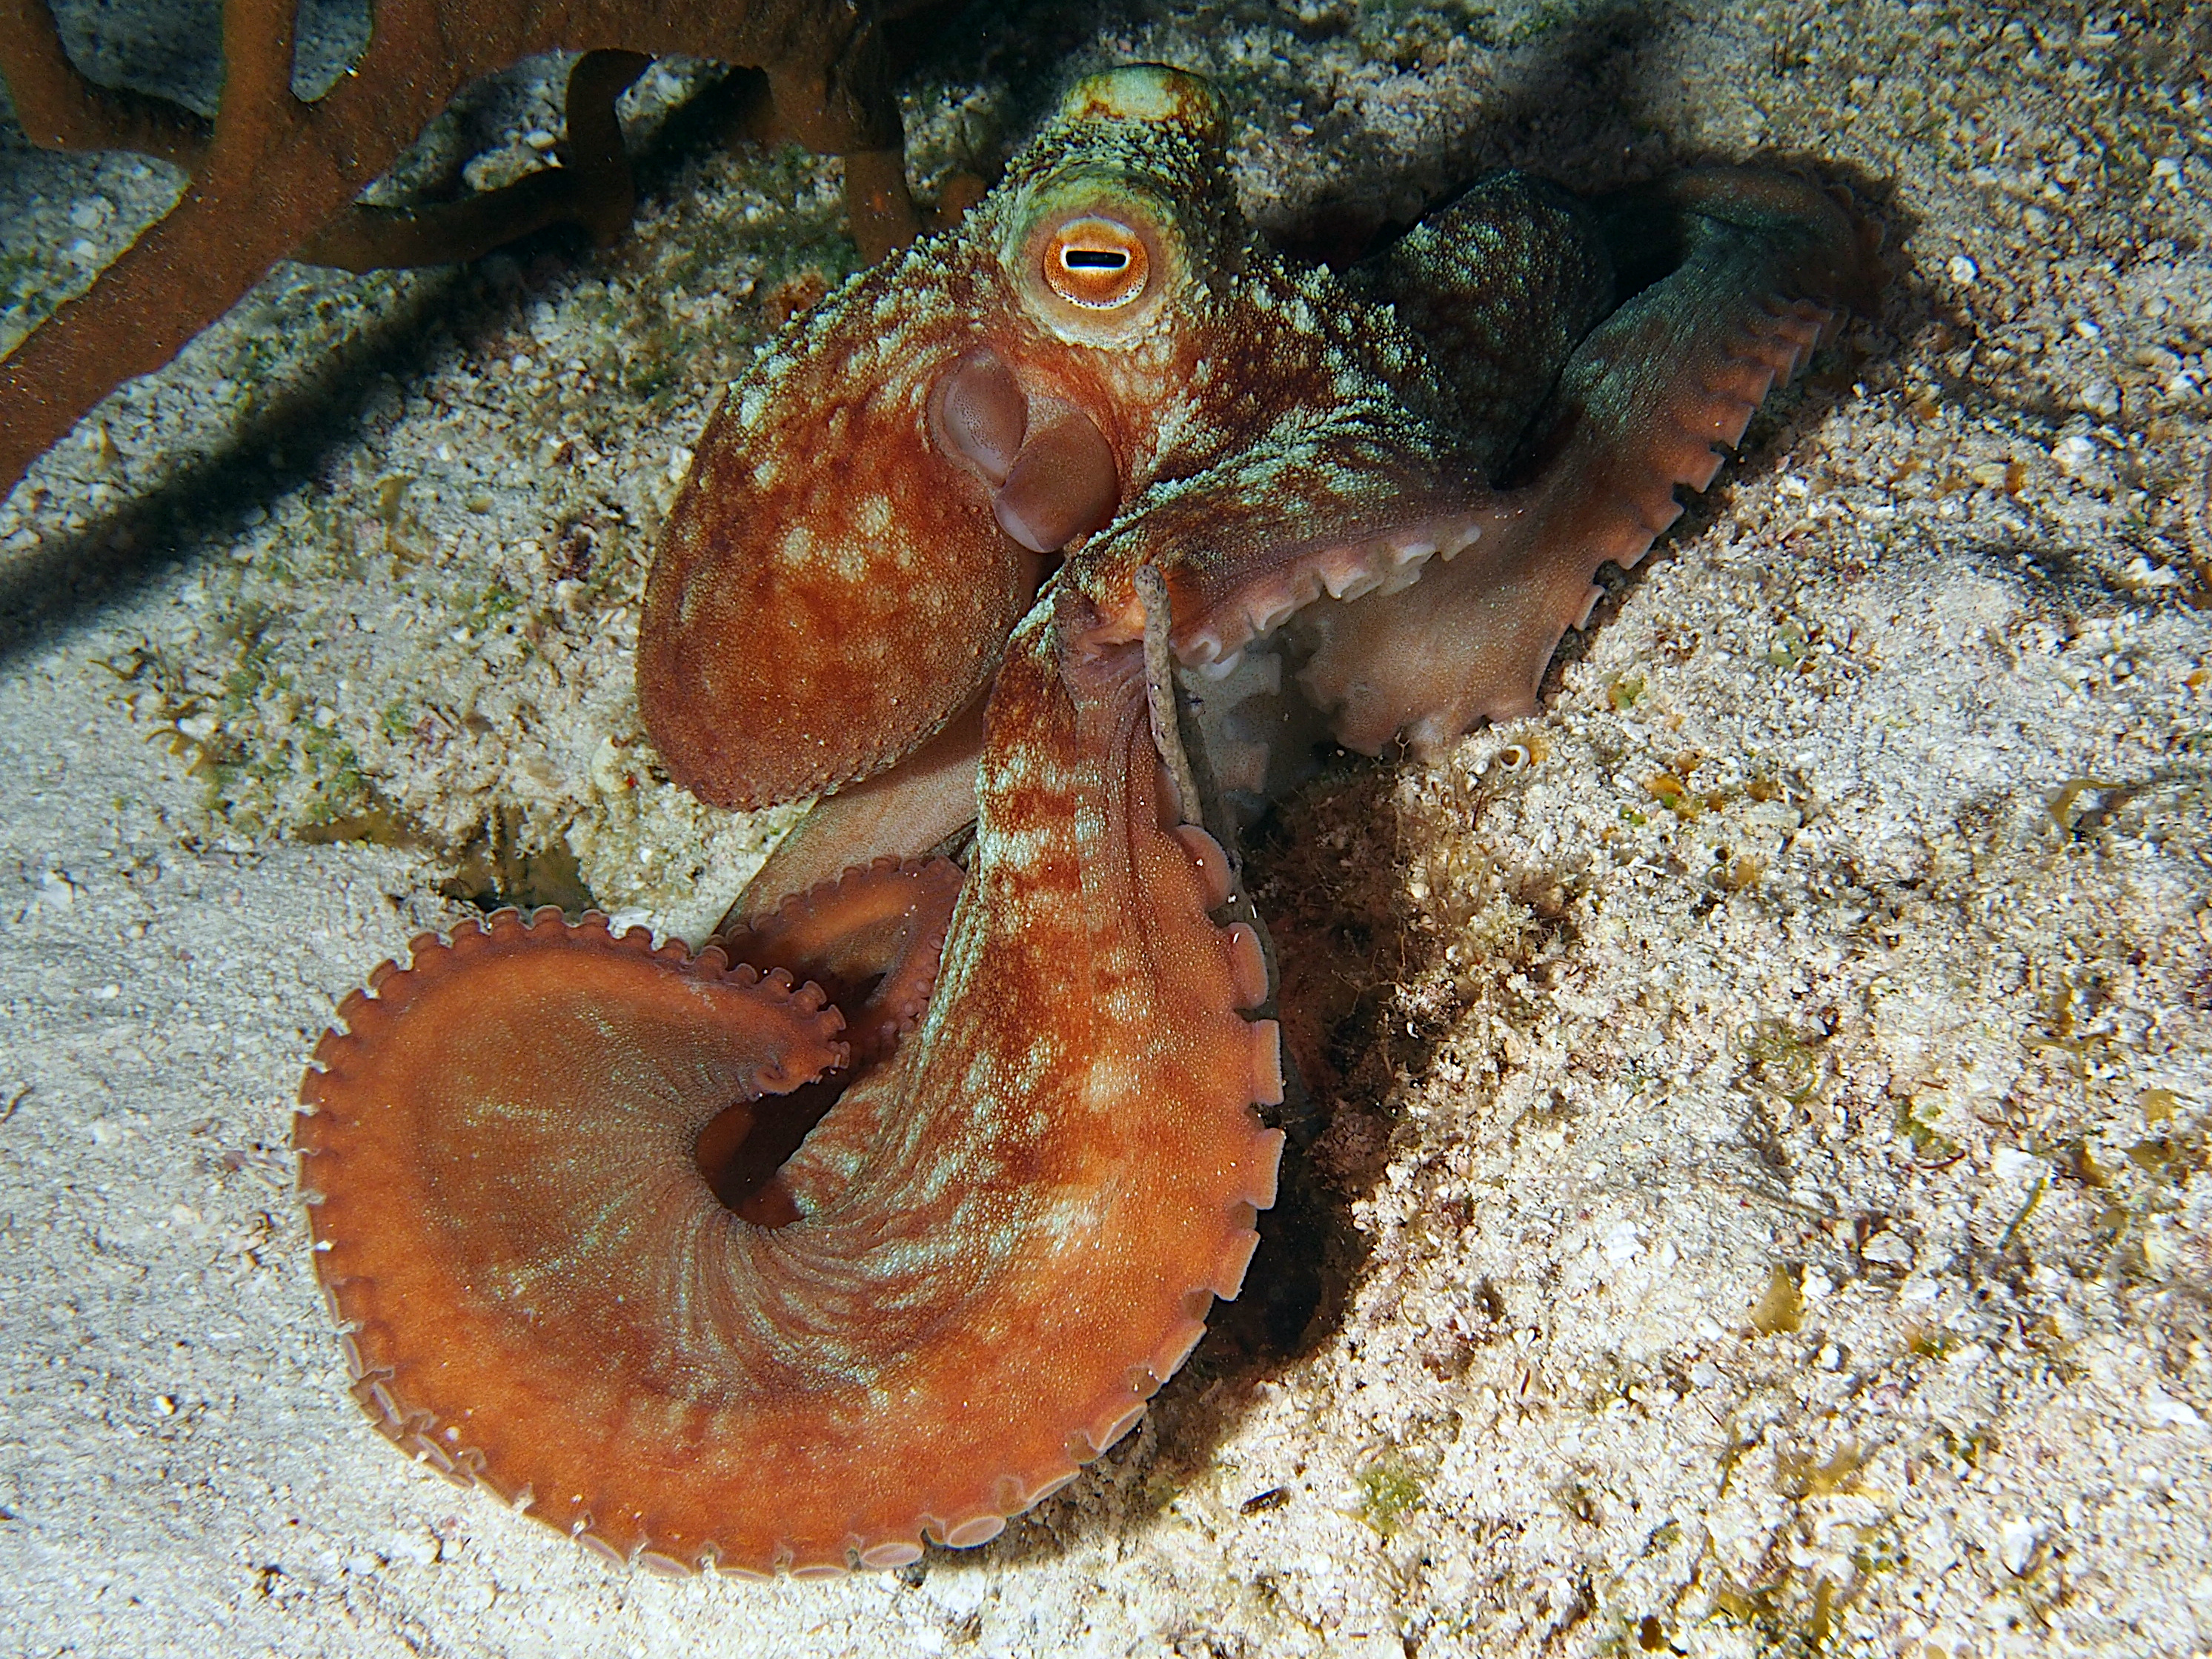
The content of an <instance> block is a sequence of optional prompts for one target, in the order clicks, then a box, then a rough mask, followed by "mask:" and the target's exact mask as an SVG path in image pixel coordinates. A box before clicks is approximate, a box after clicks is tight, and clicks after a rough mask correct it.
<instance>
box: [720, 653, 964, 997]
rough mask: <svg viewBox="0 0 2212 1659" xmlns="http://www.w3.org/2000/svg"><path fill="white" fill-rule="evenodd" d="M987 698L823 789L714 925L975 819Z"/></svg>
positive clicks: (929, 843) (937, 838)
mask: <svg viewBox="0 0 2212 1659" xmlns="http://www.w3.org/2000/svg"><path fill="white" fill-rule="evenodd" d="M984 702H985V700H984V699H983V698H982V697H977V698H976V699H975V702H972V703H970V704H969V706H968V707H967V708H964V709H963V710H962V711H961V712H960V713H959V714H956V715H954V716H953V718H952V720H951V722H950V723H949V724H947V725H946V726H945V729H944V730H943V731H941V732H939V733H938V734H937V735H936V736H935V737H933V738H931V739H930V740H929V741H928V742H927V743H926V744H923V745H922V746H921V748H920V749H918V750H915V752H914V753H913V754H911V755H909V756H908V757H906V758H905V759H904V760H902V761H901V762H899V763H898V764H897V765H896V766H894V767H892V768H891V769H890V770H889V771H887V772H880V773H878V774H877V775H875V776H874V777H872V778H869V779H867V780H866V781H864V782H861V783H856V784H854V785H851V786H850V787H847V788H844V789H841V790H839V791H838V792H837V793H836V794H834V795H826V796H824V797H823V799H822V800H821V801H819V802H818V803H817V805H815V807H814V810H813V811H811V812H809V813H808V814H807V815H806V816H805V817H803V818H801V819H800V820H799V822H798V823H795V824H793V826H792V828H791V830H790V832H789V833H788V834H787V835H786V836H784V838H783V839H782V840H781V841H780V842H777V843H776V845H775V851H774V852H772V853H770V854H769V857H768V861H767V862H766V863H765V864H763V865H762V866H761V867H760V868H759V870H758V871H757V872H755V873H754V876H753V878H752V880H751V881H750V882H749V883H747V884H746V885H745V890H744V892H743V893H742V894H740V895H739V896H738V901H737V902H736V903H735V904H734V905H732V907H731V908H730V913H729V915H726V916H725V917H723V919H722V923H721V927H720V928H718V929H717V930H716V931H717V932H718V933H727V932H728V931H729V930H730V929H731V928H732V927H738V926H740V925H742V924H743V923H744V921H745V919H746V918H747V917H750V916H754V915H760V914H762V913H763V912H765V911H767V910H769V909H770V908H773V907H774V906H775V905H776V904H778V903H780V902H781V901H783V900H784V899H785V898H787V897H788V896H791V895H793V894H796V893H804V892H806V891H808V890H810V889H812V888H816V887H818V886H820V885H821V884H823V882H826V881H833V880H835V879H836V878H837V877H839V876H840V875H842V873H843V872H846V871H848V870H850V869H854V868H857V867H859V866H863V865H867V864H871V863H873V862H874V861H875V860H878V859H882V858H891V859H909V858H916V857H919V856H921V854H925V853H928V852H930V851H932V850H933V849H935V848H939V847H943V846H945V845H946V844H947V843H948V842H951V841H953V840H954V839H955V838H956V837H957V836H959V835H960V833H961V832H962V831H963V830H964V829H966V828H967V827H968V826H969V824H971V823H975V763H976V761H977V759H978V758H979V757H980V756H981V752H982V747H983V706H984ZM733 954H738V955H739V956H740V959H742V960H745V961H751V960H753V958H751V957H744V956H743V955H742V953H733Z"/></svg>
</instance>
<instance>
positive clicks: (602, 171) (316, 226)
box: [0, 0, 918, 490]
mask: <svg viewBox="0 0 2212 1659" xmlns="http://www.w3.org/2000/svg"><path fill="white" fill-rule="evenodd" d="M916 3H918V0H877V3H874V4H868V3H860V4H850V3H844V0H672V3H669V4H664V5H658V6H653V7H647V8H641V7H635V6H630V5H627V4H624V3H623V0H570V3H562V0H379V3H378V4H377V7H376V11H375V17H374V33H373V34H372V36H371V39H370V42H369V46H368V52H366V53H365V54H364V56H363V57H362V60H361V62H360V63H359V64H357V65H356V67H355V70H354V72H353V73H352V74H351V75H350V76H347V77H345V78H344V79H343V80H341V81H340V82H338V84H337V86H336V87H335V88H332V90H331V92H330V93H329V94H327V95H326V96H325V97H324V98H322V99H321V100H318V101H317V102H314V103H313V104H308V103H303V102H301V100H298V99H296V98H295V97H294V96H293V95H292V85H291V82H292V58H293V6H292V3H291V0H228V3H227V4H226V5H225V7H224V9H223V32H222V46H223V84H222V101H221V103H220V105H219V106H218V108H217V111H216V119H215V122H214V125H213V131H212V132H211V134H210V133H206V132H204V131H203V126H204V124H198V125H196V123H197V118H196V117H191V116H190V115H189V114H188V113H187V112H182V111H179V110H177V109H176V108H175V107H174V106H169V105H166V104H163V103H161V100H153V99H146V98H143V97H141V96H139V95H138V94H126V93H115V92H109V91H107V90H106V89H105V88H99V87H95V86H94V85H92V84H91V83H90V82H87V81H85V80H84V78H83V77H82V76H80V75H79V74H78V73H77V71H76V69H75V67H74V66H73V65H71V64H70V62H69V60H68V58H67V56H66V55H65V54H64V52H63V51H62V48H61V44H60V40H59V39H58V36H57V34H56V33H55V30H54V28H53V25H52V19H51V17H50V16H46V15H42V10H41V8H40V0H0V75H4V76H5V78H6V80H7V82H8V84H9V88H10V91H11V93H12V94H13V95H14V96H15V100H16V104H17V107H18V108H19V110H21V112H23V118H24V121H25V124H26V126H27V128H28V129H29V130H30V131H32V135H33V138H34V139H35V140H36V141H37V142H38V143H42V144H46V145H49V146H56V147H61V148H71V149H75V148H94V149H109V148H118V149H141V150H144V151H145V152H147V153H149V154H151V155H162V156H165V157H167V158H168V159H171V160H173V161H179V163H180V164H183V165H185V166H186V167H189V169H190V170H191V185H190V186H189V187H188V188H187V189H186V190H185V193H184V195H183V197H182V198H181V199H180V200H179V202H178V204H177V205H176V207H175V208H173V210H171V211H170V213H169V214H168V216H167V217H166V218H164V219H162V220H161V222H158V223H157V224H155V225H154V226H153V227H152V228H150V229H149V230H148V231H147V232H146V233H145V234H143V235H142V236H141V237H140V238H139V239H138V240H137V243H136V244H135V245H134V246H131V248H130V249H129V250H128V251H127V252H125V253H124V255H123V256H122V257H121V258H118V259H117V260H116V261H115V263H114V264H112V265H110V266H109V267H108V268H107V269H106V270H103V271H102V272H101V273H100V276H99V278H98V279H97V280H96V281H95V282H94V283H93V285H92V287H91V288H90V289H88V290H87V291H86V292H85V293H84V294H82V295H79V296H78V297H77V298H76V299H74V300H72V301H69V302H68V303H67V304H65V305H64V306H62V307H59V308H58V310H57V311H56V312H55V313H54V314H53V315H52V316H51V317H49V318H48V319H46V321H45V323H43V324H42V325H40V327H39V328H38V329H36V330H35V331H33V333H32V334H31V335H30V336H29V337H28V338H27V339H26V340H25V341H24V342H23V343H21V345H20V346H18V347H17V348H16V349H15V351H14V352H13V353H11V354H10V355H9V356H8V357H7V358H6V359H5V360H0V490H6V489H12V488H13V487H14V485H15V483H16V482H17V481H18V480H19V479H20V478H21V477H22V475H23V473H24V471H25V470H26V469H27V467H28V466H29V465H30V464H31V463H32V462H33V460H35V459H37V458H38V457H39V456H40V454H41V453H44V452H45V451H46V449H47V448H48V447H50V446H51V445H52V444H53V443H54V442H55V441H56V440H58V439H59V438H60V437H61V436H62V435H63V434H64V433H66V432H67V431H68V430H69V429H70V427H71V426H73V425H74V424H76V421H77V420H78V419H79V418H80V417H81V416H83V415H84V414H85V412H86V411H87V410H89V409H91V408H92V406H93V405H94V404H96V403H98V402H99V401H100V398H104V397H105V396H106V394H107V393H108V392H111V391H112V390H113V389H114V388H115V387H116V386H118V385H119V384H121V383H122V382H123V381H124V380H129V379H131V378H132V377H133V376H136V375H139V374H149V373H151V372H152V371H154V370H155V369H158V368H161V367H162V366H163V365H164V364H166V363H167V362H169V361H170V359H171V358H173V357H174V356H176V354H177V352H178V351H179V349H182V347H183V346H184V345H185V343H186V342H187V341H189V340H190V339H191V337H193V336H194V335H196V334H197V333H198V332H199V331H201V330H202V329H203V328H204V327H206V326H207V325H209V324H210V323H211V322H213V321H214V320H215V319H216V318H217V317H219V316H221V315H222V313H224V312H225V311H227V310H228V309H229V308H230V307H231V306H232V305H233V304H234V303H235V302H236V301H237V300H238V299H239V297H240V295H243V294H245V293H246V290H247V289H250V288H252V286H253V285H254V284H255V283H258V281H260V280H261V278H262V277H263V276H264V275H265V274H267V272H268V270H269V269H270V266H271V265H273V264H276V261H277V260H279V259H281V258H285V257H287V256H294V257H299V258H307V259H311V260H320V261H323V262H325V263H329V264H337V265H341V266H343V267H345V268H346V269H349V270H365V269H368V268H370V267H372V266H374V265H378V264H430V263H441V262H443V261H447V260H453V259H462V258H473V257H475V256H476V255H477V254H478V253H481V252H485V251H487V250H488V249H489V248H490V247H493V246H498V245H499V243H500V242H501V241H504V240H511V239H512V238H513V236H516V235H520V234H526V233H527V232H528V231H531V230H533V229H537V228H541V227H543V226H544V225H547V224H551V223H556V222H562V221H573V222H577V223H580V225H581V226H582V227H583V228H584V229H585V230H586V233H587V234H589V235H590V236H591V237H592V240H594V241H595V242H605V241H608V240H612V239H613V238H614V237H616V236H617V235H619V234H621V231H622V229H623V228H624V227H625V226H626V225H627V224H628V222H629V214H630V210H631V207H632V205H633V202H634V193H633V190H632V186H631V183H630V178H629V162H628V160H627V158H626V157H624V156H623V154H622V143H621V132H620V130H619V127H618V126H617V123H616V121H615V118H614V100H615V99H616V98H617V96H619V95H620V94H621V92H622V90H623V88H624V87H626V86H628V85H629V82H631V81H634V80H635V78H636V77H637V75H638V73H639V72H640V71H641V69H642V68H643V66H644V64H645V63H646V62H647V61H648V60H649V59H650V58H652V57H655V56H659V55H663V54H667V53H675V52H681V53H685V54H688V55H691V56H695V57H701V58H714V59H717V60H720V61H721V62H724V63H729V64H741V65H746V66H754V67H759V68H763V69H765V70H767V71H768V75H769V88H770V92H771V95H772V97H773V99H774V101H775V112H776V116H777V118H778V120H779V122H780V124H781V125H782V126H783V128H784V129H785V130H786V131H789V132H791V133H792V134H793V136H794V137H797V138H799V141H800V142H802V143H805V144H808V145H809V146H811V148H813V149H817V150H819V151H822V152H823V153H826V154H836V155H849V156H853V157H854V163H855V164H854V167H852V169H851V175H850V177H849V178H848V188H847V195H848V205H849V206H850V208H851V209H852V216H853V228H854V240H856V241H857V242H858V243H859V244H860V247H861V249H862V252H865V253H867V254H869V255H870V256H871V257H875V256H878V255H880V254H881V253H882V252H884V251H886V250H887V249H889V248H890V247H892V246H898V245H899V244H901V243H902V242H903V241H906V240H909V239H910V238H911V237H912V236H913V234H914V233H915V225H916V216H915V210H914V204H913V201H912V199H911V197H908V194H907V191H906V184H905V178H904V174H903V171H902V167H900V166H898V165H897V164H896V156H897V155H898V154H899V150H900V129H899V118H898V110H897V106H896V103H894V102H893V100H892V99H891V95H890V76H889V72H888V69H887V66H886V64H885V61H884V50H883V46H882V42H881V38H880V35H879V33H878V22H879V21H880V19H881V18H883V17H884V16H885V15H896V14H897V13H898V12H900V11H902V10H907V9H913V8H914V7H915V4H916ZM556 50H562V51H572V52H583V53H584V54H585V57H584V58H583V59H582V61H581V62H580V63H579V64H578V65H577V66H576V70H575V71H574V74H573V75H572V76H571V79H570V83H569V84H570V90H571V94H572V98H571V104H570V117H569V119H570V133H569V147H570V155H569V165H568V166H567V167H563V168H562V169H560V170H559V171H558V172H557V173H550V174H541V175H537V177H538V178H543V179H545V182H544V183H536V182H533V180H532V179H525V180H522V181H520V184H519V185H516V186H513V187H510V190H509V191H500V192H495V197H494V198H486V199H484V200H483V201H481V202H478V203H468V204H456V205H455V206H453V207H452V208H433V209H428V210H423V211H421V212H418V213H416V214H414V215H412V216H380V215H377V214H376V213H374V210H368V209H366V208H360V207H357V206H356V197H359V196H360V194H361V192H362V190H364V189H365V188H366V187H367V186H368V185H369V184H370V183H372V182H373V181H374V179H376V178H377V177H378V176H380V174H381V173H384V171H385V170H386V168H387V167H390V166H391V165H392V161H393V160H394V159H395V158H396V157H397V156H398V154H399V152H400V151H401V149H403V148H404V146H405V145H406V144H407V143H409V142H410V140H412V139H413V137H415V135H416V133H418V132H419V131H422V126H423V125H424V124H425V123H426V122H428V120H429V118H431V117H432V116H433V115H435V113H436V112H438V111H439V109H441V107H443V106H444V105H445V104H446V102H447V100H448V99H450V98H451V97H452V96H453V94H454V93H455V92H457V91H459V89H460V88H462V87H464V86H465V85H466V84H467V83H468V82H471V81H473V80H475V79H477V77H478V76H483V75H486V74H489V73H490V72H492V71H493V70H498V69H501V68H503V67H504V66H506V65H507V64H512V63H513V62H515V61H516V60H517V59H519V58H525V57H528V56H530V55H532V54H533V53H537V52H550V51H556ZM577 93H581V94H584V95H583V96H582V97H580V98H578V97H576V96H574V94H577Z"/></svg>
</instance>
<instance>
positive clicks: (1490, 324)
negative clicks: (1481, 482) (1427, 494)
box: [1347, 173, 1614, 480]
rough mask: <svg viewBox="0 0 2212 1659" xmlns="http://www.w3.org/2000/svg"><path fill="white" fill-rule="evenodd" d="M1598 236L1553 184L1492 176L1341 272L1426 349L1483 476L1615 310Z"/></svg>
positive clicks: (1505, 455)
mask: <svg viewBox="0 0 2212 1659" xmlns="http://www.w3.org/2000/svg"><path fill="white" fill-rule="evenodd" d="M1606 231H1607V225H1606V223H1605V222H1604V221H1603V220H1602V219H1601V217H1600V216H1599V215H1597V214H1596V213H1595V212H1593V211H1592V210H1590V209H1589V207H1588V206H1586V205H1584V204H1583V203H1582V202H1580V201H1577V199H1576V198H1575V197H1572V196H1570V195H1569V194H1568V193H1567V192H1566V191H1563V190H1561V189H1560V188H1559V186H1558V185H1552V184H1547V183H1546V182H1545V181H1544V180H1542V179H1534V178H1531V177H1530V176H1529V175H1528V174H1527V173H1493V174H1492V175H1491V176H1490V177H1489V178H1486V179H1480V180H1478V181H1477V182H1476V183H1475V184H1474V185H1472V186H1471V187H1470V188H1469V189H1468V190H1467V191H1464V192H1463V193H1462V194H1461V195H1460V196H1459V197H1456V198H1455V199H1454V200H1453V201H1451V202H1450V203H1449V204H1446V205H1445V206H1443V207H1442V208H1440V209H1438V210H1437V211H1436V212H1434V213H1431V214H1430V215H1429V216H1427V217H1426V218H1425V219H1423V220H1422V221H1421V222H1420V223H1419V225H1416V226H1415V227H1414V228H1413V230H1411V231H1410V232H1408V233H1407V234H1406V235H1404V236H1401V238H1399V239H1398V240H1396V241H1395V242H1393V243H1392V244H1391V245H1390V246H1389V247H1388V248H1386V249H1384V250H1383V252H1380V253H1378V254H1376V255H1375V256H1374V257H1373V258H1370V259H1367V260H1364V261H1363V262H1362V263H1361V264H1358V265H1356V266H1354V267H1353V268H1352V270H1351V271H1350V272H1348V273H1347V282H1348V284H1349V286H1351V288H1352V290H1353V291H1354V292H1355V293H1358V294H1363V295H1367V296H1369V297H1370V298H1372V299H1376V300H1379V301H1387V302H1388V303H1389V306H1390V307H1391V308H1392V310H1393V312H1394V313H1395V316H1396V318H1397V320H1398V321H1399V323H1400V324H1401V325H1403V326H1405V327H1406V328H1408V329H1410V330H1411V331H1413V333H1414V334H1415V335H1416V336H1418V337H1419V339H1420V342H1421V343H1422V345H1423V346H1424V347H1425V348H1426V349H1427V352H1428V355H1429V356H1430V358H1431V360H1432V361H1433V362H1434V363H1435V364H1436V366H1437V370H1438V371H1439V373H1440V374H1442V376H1443V379H1444V380H1445V382H1446V384H1447V386H1448V387H1449V391H1450V393H1451V396H1452V398H1453V400H1454V401H1455V404H1457V413H1458V416H1459V419H1460V422H1462V425H1463V426H1464V427H1465V428H1466V430H1467V432H1468V435H1469V438H1470V441H1471V443H1470V449H1471V453H1472V455H1473V458H1474V460H1475V462H1476V464H1477V465H1479V466H1480V469H1481V471H1482V472H1483V475H1484V476H1485V477H1489V478H1492V479H1493V480H1495V479H1496V478H1497V477H1498V475H1499V474H1500V473H1502V472H1503V471H1504V466H1505V464H1506V462H1507V461H1508V460H1509V459H1510V458H1511V455H1512V453H1513V450H1514V448H1515V447H1516V445H1517V444H1519V442H1520V441H1521V440H1522V437H1523V436H1525V435H1526V434H1527V432H1528V427H1529V425H1530V423H1531V422H1533V421H1534V419H1535V417H1536V414H1537V411H1538V410H1540V409H1541V408H1542V407H1543V405H1544V404H1545V402H1546V401H1547V399H1548V398H1550V397H1551V395H1552V393H1553V389H1554V388H1555V387H1556V386H1557V385H1558V384H1559V372H1560V370H1561V369H1562V368H1565V366H1566V362H1567V359H1568V357H1569V356H1570V355H1571V353H1572V352H1573V350H1574V349H1575V347H1576V346H1577V344H1578V343H1580V342H1581V340H1582V338H1583V336H1584V335H1586V334H1588V333H1589V331H1590V330H1591V328H1592V327H1593V326H1595V325H1596V324H1597V323H1598V322H1599V321H1600V320H1601V319H1602V318H1603V317H1604V316H1605V314H1606V313H1607V312H1608V311H1610V310H1611V309H1612V308H1613V287H1614V283H1613V264H1614V261H1613V254H1612V252H1611V251H1610V249H1609V248H1608V247H1607V234H1606Z"/></svg>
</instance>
